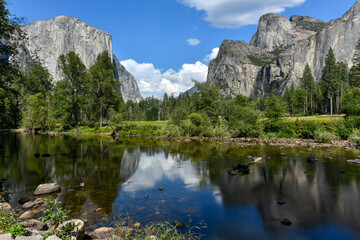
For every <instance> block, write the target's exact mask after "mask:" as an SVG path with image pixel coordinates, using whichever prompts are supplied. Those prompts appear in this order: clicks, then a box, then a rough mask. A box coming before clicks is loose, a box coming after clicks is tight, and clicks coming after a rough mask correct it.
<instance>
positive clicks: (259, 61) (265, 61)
mask: <svg viewBox="0 0 360 240" xmlns="http://www.w3.org/2000/svg"><path fill="white" fill-rule="evenodd" d="M247 58H248V59H249V60H250V62H251V63H252V64H253V65H255V66H259V67H264V66H269V65H270V64H271V63H272V62H273V61H275V59H276V57H269V56H267V55H261V56H253V55H247Z"/></svg>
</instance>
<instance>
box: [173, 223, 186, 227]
mask: <svg viewBox="0 0 360 240" xmlns="http://www.w3.org/2000/svg"><path fill="white" fill-rule="evenodd" d="M173 224H174V225H175V227H177V228H180V229H185V228H186V224H185V223H184V222H179V221H173Z"/></svg>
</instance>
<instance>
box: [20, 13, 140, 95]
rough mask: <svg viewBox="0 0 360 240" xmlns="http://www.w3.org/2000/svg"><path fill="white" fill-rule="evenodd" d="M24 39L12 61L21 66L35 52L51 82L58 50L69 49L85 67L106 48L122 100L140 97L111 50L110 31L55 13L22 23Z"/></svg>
mask: <svg viewBox="0 0 360 240" xmlns="http://www.w3.org/2000/svg"><path fill="white" fill-rule="evenodd" d="M22 30H23V31H24V32H25V33H26V36H27V38H28V41H27V42H26V43H25V49H24V50H22V49H20V50H19V51H20V54H19V56H17V57H15V59H14V61H15V62H19V64H20V67H21V68H22V69H24V70H25V69H26V68H27V67H28V66H29V64H30V59H31V57H34V56H35V54H36V56H37V57H38V58H39V60H40V61H41V62H43V63H44V67H46V68H47V69H48V70H49V72H50V74H51V75H52V76H53V78H54V80H55V82H57V81H59V80H61V79H62V76H61V71H60V68H59V67H58V66H57V63H58V62H57V60H58V58H59V56H60V55H61V54H67V53H68V52H70V51H74V52H75V53H77V54H78V55H79V56H80V58H81V60H82V61H83V62H84V64H85V66H86V67H87V68H90V67H91V66H92V65H93V64H94V63H95V61H96V57H97V56H98V55H99V54H100V53H102V52H104V51H108V52H109V53H110V55H111V56H110V57H111V59H112V61H113V64H114V66H115V68H116V74H115V77H116V78H117V79H118V80H119V81H120V83H121V87H120V91H121V94H122V96H123V98H124V101H127V100H133V101H135V102H138V101H140V100H141V99H142V96H141V94H140V91H139V88H138V85H137V83H136V81H135V78H134V76H132V75H131V74H130V73H129V72H128V71H127V70H126V69H125V67H124V66H123V65H122V64H121V63H120V62H119V61H118V59H117V58H116V57H115V55H114V54H113V46H112V40H111V35H110V34H109V33H107V32H104V31H101V30H99V29H97V28H94V27H92V26H90V25H88V24H86V23H85V22H83V21H81V20H79V19H77V18H74V17H70V16H58V17H55V18H52V19H50V20H40V21H36V22H33V23H31V24H28V25H25V26H23V27H22Z"/></svg>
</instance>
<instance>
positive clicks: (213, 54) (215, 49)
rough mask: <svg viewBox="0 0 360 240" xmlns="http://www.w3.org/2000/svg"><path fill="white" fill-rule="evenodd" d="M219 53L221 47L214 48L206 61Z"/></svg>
mask: <svg viewBox="0 0 360 240" xmlns="http://www.w3.org/2000/svg"><path fill="white" fill-rule="evenodd" d="M218 53H219V48H214V49H213V50H212V51H211V53H210V54H209V55H206V57H205V59H204V62H210V61H211V60H213V59H214V58H216V57H217V55H218Z"/></svg>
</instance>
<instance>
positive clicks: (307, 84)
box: [300, 64, 316, 113]
mask: <svg viewBox="0 0 360 240" xmlns="http://www.w3.org/2000/svg"><path fill="white" fill-rule="evenodd" d="M300 81H301V88H303V89H305V91H306V93H307V94H306V98H305V106H306V113H308V110H309V109H310V112H311V113H312V112H313V97H314V93H315V91H316V85H315V80H314V77H313V75H312V72H311V68H310V66H309V64H306V66H305V69H304V73H303V76H302V77H301V79H300Z"/></svg>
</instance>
